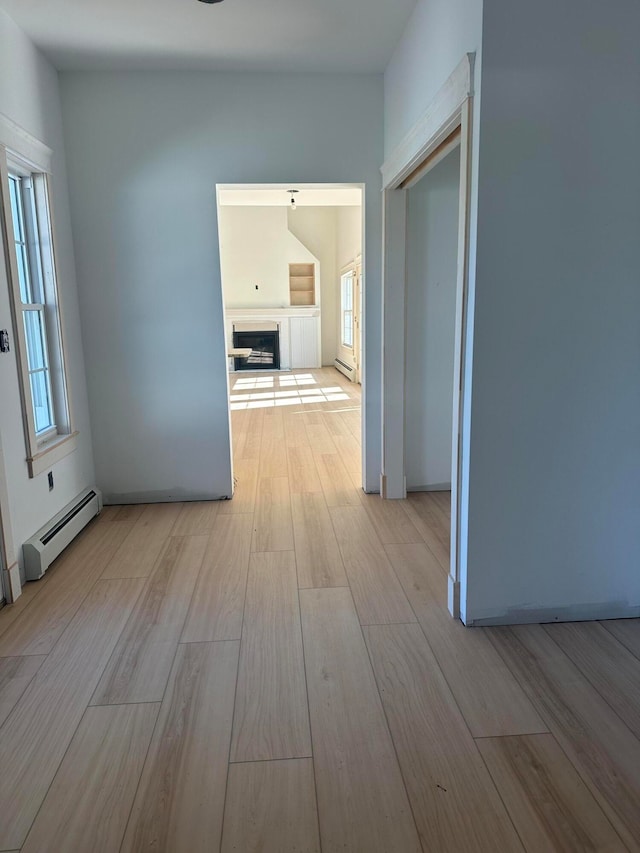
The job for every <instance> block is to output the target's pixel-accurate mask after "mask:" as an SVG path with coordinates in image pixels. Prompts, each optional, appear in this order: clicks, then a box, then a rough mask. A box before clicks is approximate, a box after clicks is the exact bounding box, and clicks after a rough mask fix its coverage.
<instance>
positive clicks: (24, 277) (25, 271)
mask: <svg viewBox="0 0 640 853" xmlns="http://www.w3.org/2000/svg"><path fill="white" fill-rule="evenodd" d="M16 259H17V261H18V280H19V282H20V299H22V301H23V303H24V304H25V305H26V304H28V303H29V302H31V301H32V300H31V293H30V291H31V288H30V287H29V267H28V266H27V252H26V249H25V247H24V245H23V244H22V243H16Z"/></svg>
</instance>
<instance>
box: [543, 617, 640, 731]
mask: <svg viewBox="0 0 640 853" xmlns="http://www.w3.org/2000/svg"><path fill="white" fill-rule="evenodd" d="M544 629H545V631H546V632H547V634H549V636H550V637H551V638H552V639H553V640H555V642H556V643H557V644H558V646H560V648H561V649H562V651H563V652H564V653H565V654H566V655H568V657H570V658H571V660H572V661H573V662H574V664H575V665H576V666H577V667H578V669H579V670H580V672H581V673H582V675H584V676H585V678H587V679H588V681H590V682H591V684H592V685H593V686H594V687H595V689H596V690H597V691H598V693H600V695H601V696H602V697H603V698H604V699H606V700H607V702H608V703H609V705H611V707H612V708H613V709H614V710H615V711H616V713H617V714H618V716H619V717H620V718H621V719H623V720H624V721H625V723H626V724H627V725H628V726H629V728H630V729H631V731H632V732H633V733H634V734H635V736H636V737H637V738H640V660H638V658H637V657H636V656H635V655H633V654H632V653H631V652H630V651H629V650H628V649H627V648H626V646H624V645H622V643H620V642H618V640H616V638H615V637H614V636H613V635H612V634H610V633H609V631H607V630H606V628H603V627H602V625H599V624H598V623H597V622H565V623H558V624H556V625H545V626H544Z"/></svg>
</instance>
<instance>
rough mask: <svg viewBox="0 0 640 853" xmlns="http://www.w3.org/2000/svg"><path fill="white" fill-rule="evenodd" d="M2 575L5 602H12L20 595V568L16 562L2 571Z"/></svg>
mask: <svg viewBox="0 0 640 853" xmlns="http://www.w3.org/2000/svg"><path fill="white" fill-rule="evenodd" d="M3 575H4V577H3V578H2V588H3V589H4V595H5V600H6V603H7V604H13V603H14V601H16V599H18V598H20V596H21V595H22V584H21V581H20V568H19V566H18V564H17V563H14V564H13V565H12V566H11V567H10V568H9V569H7V570H6V571H4V572H3Z"/></svg>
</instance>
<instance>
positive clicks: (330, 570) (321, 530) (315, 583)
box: [291, 493, 348, 589]
mask: <svg viewBox="0 0 640 853" xmlns="http://www.w3.org/2000/svg"><path fill="white" fill-rule="evenodd" d="M291 513H292V516H293V537H294V541H295V550H296V563H297V566H298V586H299V587H300V588H301V589H306V588H310V587H311V588H313V587H323V586H348V581H347V576H346V574H345V571H344V564H343V562H342V556H341V554H340V549H339V548H338V542H337V540H336V535H335V533H334V530H333V524H332V523H331V516H330V515H329V510H328V509H327V505H326V503H325V500H324V497H323V495H322V493H320V494H315V493H306V494H293V495H291Z"/></svg>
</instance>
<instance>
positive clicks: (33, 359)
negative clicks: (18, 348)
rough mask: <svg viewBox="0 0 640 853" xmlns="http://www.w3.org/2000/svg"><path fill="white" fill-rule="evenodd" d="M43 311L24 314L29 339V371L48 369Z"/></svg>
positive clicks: (25, 329) (26, 333)
mask: <svg viewBox="0 0 640 853" xmlns="http://www.w3.org/2000/svg"><path fill="white" fill-rule="evenodd" d="M42 313H43V312H42V311H25V312H24V334H25V337H26V339H27V361H28V363H29V370H30V371H31V370H42V369H44V368H47V367H48V366H49V365H48V363H47V350H46V346H45V340H44V328H43V317H42Z"/></svg>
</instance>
